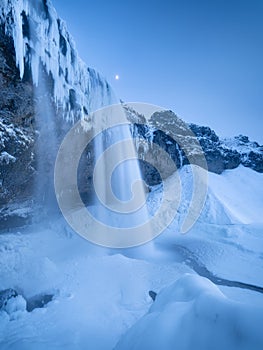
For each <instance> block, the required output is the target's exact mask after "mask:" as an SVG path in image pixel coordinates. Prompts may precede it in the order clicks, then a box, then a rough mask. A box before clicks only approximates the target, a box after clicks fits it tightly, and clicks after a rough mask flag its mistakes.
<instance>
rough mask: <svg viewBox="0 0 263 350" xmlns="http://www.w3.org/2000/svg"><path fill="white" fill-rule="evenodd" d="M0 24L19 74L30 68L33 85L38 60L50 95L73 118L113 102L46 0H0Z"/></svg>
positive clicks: (49, 2) (101, 78)
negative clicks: (47, 79)
mask: <svg viewBox="0 0 263 350" xmlns="http://www.w3.org/2000/svg"><path fill="white" fill-rule="evenodd" d="M0 24H1V25H3V26H4V30H5V33H6V34H7V35H8V36H10V37H12V39H13V41H14V47H15V54H16V64H17V67H18V68H19V71H20V77H21V78H23V77H24V74H25V67H26V65H28V67H29V68H30V70H31V75H32V80H33V83H34V85H36V86H37V85H38V81H39V63H42V64H43V66H44V67H45V69H46V71H47V73H48V74H50V75H51V76H52V78H53V81H54V91H53V93H54V99H55V102H56V105H57V107H59V108H62V111H63V115H64V117H65V118H66V119H67V120H69V121H71V122H74V120H75V119H79V118H82V117H84V115H85V114H88V113H90V112H92V111H94V110H96V109H98V108H101V107H103V106H106V105H109V104H112V103H115V102H116V98H115V96H114V93H113V91H112V89H111V87H110V86H109V84H108V82H107V81H106V80H105V79H104V78H103V77H102V76H101V75H100V74H99V73H98V72H96V71H95V70H94V69H91V68H88V67H87V66H86V64H85V63H84V62H83V61H82V60H81V59H80V58H79V55H78V53H77V51H76V48H75V43H74V40H73V39H72V37H71V35H70V34H69V33H68V31H67V28H66V25H65V23H64V22H63V21H62V20H61V19H59V18H58V15H57V13H56V10H55V9H54V7H53V5H52V3H51V1H50V0H1V3H0Z"/></svg>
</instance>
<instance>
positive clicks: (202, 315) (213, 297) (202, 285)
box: [115, 274, 263, 350]
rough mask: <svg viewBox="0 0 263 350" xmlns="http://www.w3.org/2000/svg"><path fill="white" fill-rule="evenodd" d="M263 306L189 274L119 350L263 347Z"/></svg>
mask: <svg viewBox="0 0 263 350" xmlns="http://www.w3.org/2000/svg"><path fill="white" fill-rule="evenodd" d="M262 322H263V308H253V307H251V305H250V306H248V305H246V304H241V303H237V302H234V301H231V300H230V299H228V298H226V297H225V296H224V295H223V294H222V293H221V292H220V290H219V289H218V288H217V287H216V286H215V285H214V284H213V283H212V282H210V281H209V280H207V279H206V278H203V277H199V276H196V275H190V274H185V275H183V276H182V277H181V278H179V279H178V280H177V281H176V282H175V283H173V284H172V285H170V286H168V287H166V288H164V289H163V290H162V291H161V292H160V294H158V295H157V298H156V301H155V302H154V304H153V305H152V307H151V308H150V310H149V312H148V313H147V314H146V315H145V316H144V317H142V318H141V319H140V320H139V321H138V322H137V323H136V324H135V325H134V326H133V327H131V328H130V329H129V330H128V332H127V333H126V334H125V335H124V336H123V337H122V338H121V340H120V341H119V343H118V344H117V346H116V348H115V350H128V349H129V350H136V349H151V350H154V349H156V350H157V349H158V350H159V349H165V350H170V349H171V350H172V349H180V350H188V349H189V350H190V349H196V350H206V349H212V348H213V349H215V350H217V349H218V350H219V349H220V350H221V349H231V350H235V349H238V350H240V349H244V350H245V349H248V350H250V349H253V350H257V349H262V348H263V334H262V332H261V324H262Z"/></svg>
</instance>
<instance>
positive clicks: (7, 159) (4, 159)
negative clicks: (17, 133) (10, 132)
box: [0, 151, 16, 164]
mask: <svg viewBox="0 0 263 350" xmlns="http://www.w3.org/2000/svg"><path fill="white" fill-rule="evenodd" d="M15 161H16V157H14V156H12V155H11V154H9V153H8V152H5V151H4V152H1V153H0V164H3V163H5V164H9V163H14V162H15Z"/></svg>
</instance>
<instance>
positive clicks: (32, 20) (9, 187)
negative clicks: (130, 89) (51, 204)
mask: <svg viewBox="0 0 263 350" xmlns="http://www.w3.org/2000/svg"><path fill="white" fill-rule="evenodd" d="M115 102H116V99H115V96H114V93H113V91H112V89H111V87H110V86H109V84H108V83H107V81H106V80H105V79H104V78H103V77H102V76H101V75H100V74H99V73H98V72H96V71H95V70H94V69H92V68H89V67H87V66H86V65H85V63H84V62H83V61H82V60H81V59H80V58H79V56H78V53H77V51H76V48H75V44H74V41H73V39H72V38H71V36H70V34H69V33H68V32H67V29H66V26H65V23H64V22H63V21H62V20H60V19H59V18H58V16H57V13H56V11H55V9H54V7H53V6H52V4H51V2H50V1H49V0H1V1H0V219H1V224H0V228H1V225H2V224H3V225H4V226H5V227H6V226H10V225H11V223H10V217H12V221H14V222H15V224H17V223H18V224H20V223H21V222H22V221H24V218H25V217H26V216H27V215H26V212H27V208H25V206H27V207H28V208H29V209H30V208H32V203H31V201H32V199H33V198H34V192H36V186H37V182H39V183H40V182H41V181H42V180H43V179H45V178H48V177H49V179H50V183H53V168H52V166H53V165H54V159H55V156H56V150H57V148H58V146H59V144H60V142H61V140H62V139H63V137H64V135H65V133H66V132H67V130H68V129H69V128H70V127H71V126H72V124H73V123H74V122H75V121H77V120H78V119H80V118H83V117H84V116H85V115H87V114H89V113H90V112H92V111H94V110H96V109H98V108H101V107H103V106H106V105H109V104H112V103H115ZM91 152H92V149H91ZM90 163H91V162H90ZM90 168H91V164H90ZM41 172H42V176H41V180H39V179H40V176H39V174H40V173H41ZM42 187H44V188H46V187H47V186H46V184H45V183H43V184H42Z"/></svg>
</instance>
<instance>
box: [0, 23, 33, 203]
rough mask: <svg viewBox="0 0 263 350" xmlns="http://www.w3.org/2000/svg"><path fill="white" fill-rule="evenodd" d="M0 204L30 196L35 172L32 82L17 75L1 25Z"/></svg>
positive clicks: (9, 39)
mask: <svg viewBox="0 0 263 350" xmlns="http://www.w3.org/2000/svg"><path fill="white" fill-rule="evenodd" d="M0 44H1V46H0V188H1V191H0V206H2V205H4V204H6V203H8V202H10V201H13V200H17V199H19V198H23V197H29V196H30V194H31V190H32V180H33V176H34V173H35V156H34V143H35V117H34V114H35V113H34V101H33V88H32V84H30V83H28V82H23V81H22V80H21V79H20V75H19V70H18V69H17V67H16V65H15V51H14V46H13V42H12V39H11V38H10V37H8V36H6V35H5V33H4V28H3V26H1V27H0Z"/></svg>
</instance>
